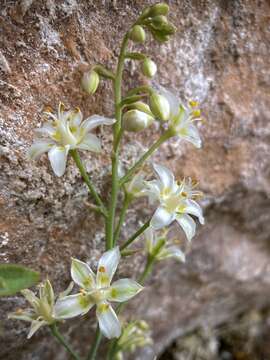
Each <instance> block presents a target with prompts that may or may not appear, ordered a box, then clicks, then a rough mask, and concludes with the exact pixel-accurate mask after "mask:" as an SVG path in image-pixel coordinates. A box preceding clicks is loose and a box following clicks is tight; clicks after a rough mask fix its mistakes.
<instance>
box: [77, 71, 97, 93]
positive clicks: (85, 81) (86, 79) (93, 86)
mask: <svg viewBox="0 0 270 360" xmlns="http://www.w3.org/2000/svg"><path fill="white" fill-rule="evenodd" d="M81 84H82V88H83V90H84V91H86V92H87V93H88V94H91V95H92V94H94V93H95V92H96V90H97V88H98V85H99V75H98V73H96V72H95V71H94V70H91V71H88V72H86V73H84V74H83V77H82V81H81Z"/></svg>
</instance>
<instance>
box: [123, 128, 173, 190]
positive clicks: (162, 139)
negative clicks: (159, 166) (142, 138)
mask: <svg viewBox="0 0 270 360" xmlns="http://www.w3.org/2000/svg"><path fill="white" fill-rule="evenodd" d="M170 137H171V132H170V130H167V131H166V132H164V133H163V134H162V135H161V136H160V138H159V139H158V140H157V141H156V142H155V143H154V144H153V145H152V146H151V147H150V149H149V150H148V151H146V153H145V154H144V155H143V156H142V157H141V158H140V159H139V160H138V161H137V162H136V163H135V165H133V166H132V168H131V169H129V170H128V172H127V173H126V175H125V176H123V177H122V178H121V179H120V181H119V186H120V187H121V186H123V185H124V184H125V183H126V182H127V181H128V180H129V179H130V178H131V176H132V175H133V174H134V173H135V172H136V171H137V170H138V168H139V167H140V166H141V165H142V164H143V163H144V161H145V160H147V159H148V158H149V157H150V156H151V155H152V154H153V152H155V151H156V150H157V149H158V148H159V147H160V145H161V144H163V143H164V142H165V141H166V140H168V139H169V138H170Z"/></svg>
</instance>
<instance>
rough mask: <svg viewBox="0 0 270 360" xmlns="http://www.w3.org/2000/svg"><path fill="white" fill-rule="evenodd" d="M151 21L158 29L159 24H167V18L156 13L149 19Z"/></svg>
mask: <svg viewBox="0 0 270 360" xmlns="http://www.w3.org/2000/svg"><path fill="white" fill-rule="evenodd" d="M151 23H152V25H153V26H154V27H155V28H156V29H159V28H160V27H161V26H163V25H165V24H168V20H167V18H166V16H164V15H158V16H155V17H154V18H153V19H151Z"/></svg>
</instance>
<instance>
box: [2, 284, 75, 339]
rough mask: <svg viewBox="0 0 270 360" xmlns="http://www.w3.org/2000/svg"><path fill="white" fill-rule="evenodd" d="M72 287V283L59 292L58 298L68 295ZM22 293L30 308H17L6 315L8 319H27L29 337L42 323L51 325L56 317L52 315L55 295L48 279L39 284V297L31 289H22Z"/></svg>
mask: <svg viewBox="0 0 270 360" xmlns="http://www.w3.org/2000/svg"><path fill="white" fill-rule="evenodd" d="M72 287H73V283H71V284H70V286H69V287H68V288H67V290H65V291H63V292H62V293H61V294H59V297H58V298H61V297H63V296H66V295H68V294H69V293H70V292H71V290H72ZM21 293H22V295H23V296H24V297H25V298H26V300H27V301H28V302H29V304H30V305H31V306H32V308H30V309H26V310H22V309H18V310H17V311H16V312H14V313H11V314H9V315H8V317H9V318H10V319H17V320H23V321H28V322H30V323H31V328H30V332H29V334H28V336H27V338H28V339H30V337H31V336H33V335H34V333H35V332H36V331H37V330H38V329H39V328H40V327H41V326H44V325H52V324H53V323H55V322H56V321H57V320H58V319H57V318H56V317H55V315H54V305H55V295H54V291H53V288H52V285H51V283H50V281H49V280H46V281H45V282H44V283H42V284H40V285H39V297H37V296H36V295H35V294H34V293H33V291H31V290H28V289H26V290H22V291H21Z"/></svg>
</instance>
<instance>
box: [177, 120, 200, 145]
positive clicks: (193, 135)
mask: <svg viewBox="0 0 270 360" xmlns="http://www.w3.org/2000/svg"><path fill="white" fill-rule="evenodd" d="M182 137H183V139H185V140H187V141H189V142H191V143H192V144H193V145H194V146H195V147H196V148H198V149H199V148H200V147H201V146H202V141H201V138H200V134H199V131H198V129H197V128H196V126H194V125H192V124H190V125H188V128H187V135H184V136H182Z"/></svg>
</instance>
